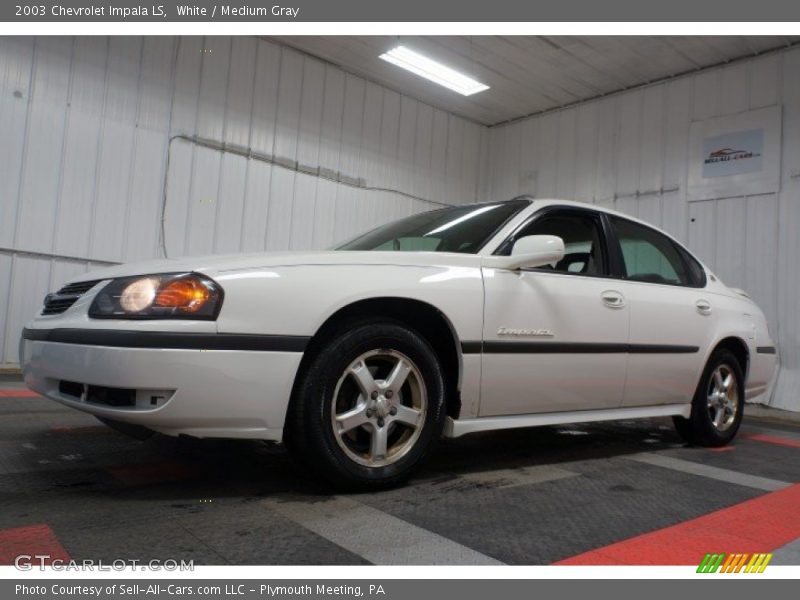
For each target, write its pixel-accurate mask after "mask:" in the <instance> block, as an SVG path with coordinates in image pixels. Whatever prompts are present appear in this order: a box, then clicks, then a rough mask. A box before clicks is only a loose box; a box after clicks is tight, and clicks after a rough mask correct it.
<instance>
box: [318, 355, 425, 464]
mask: <svg viewBox="0 0 800 600" xmlns="http://www.w3.org/2000/svg"><path fill="white" fill-rule="evenodd" d="M427 405H428V397H427V390H426V387H425V382H424V380H423V378H422V374H421V373H420V370H419V368H418V367H417V366H416V365H415V364H414V362H413V361H412V360H411V359H410V358H409V357H408V356H406V355H405V354H402V353H401V352H398V351H396V350H389V349H377V350H371V351H369V352H365V353H363V354H361V355H360V356H359V357H358V358H356V359H355V360H354V361H352V362H351V363H350V364H349V365H348V367H347V369H346V370H345V371H344V373H343V374H342V375H341V377H340V378H339V381H338V383H337V384H336V388H335V390H334V393H333V399H332V405H331V425H332V427H333V433H334V437H335V438H336V442H337V444H338V445H339V447H340V448H341V449H342V450H343V451H344V453H345V454H346V455H347V456H348V458H350V459H351V460H353V461H354V462H356V463H358V464H360V465H364V466H367V467H384V466H387V465H390V464H392V463H395V462H397V461H398V460H400V459H401V458H403V457H404V456H406V455H407V454H408V453H409V452H410V451H411V449H412V448H413V447H414V444H416V442H417V440H418V439H419V436H420V434H421V433H422V429H423V426H424V425H425V418H426V415H427Z"/></svg>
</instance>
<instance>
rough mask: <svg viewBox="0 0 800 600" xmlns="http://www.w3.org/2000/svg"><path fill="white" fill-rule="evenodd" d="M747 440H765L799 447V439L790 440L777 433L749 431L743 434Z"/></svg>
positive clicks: (780, 444)
mask: <svg viewBox="0 0 800 600" xmlns="http://www.w3.org/2000/svg"><path fill="white" fill-rule="evenodd" d="M744 437H745V439H747V440H755V441H756V442H766V443H767V444H778V445H779V446H788V447H789V448H800V440H792V439H789V438H785V437H778V436H777V435H764V434H762V433H751V434H747V435H746V436H744Z"/></svg>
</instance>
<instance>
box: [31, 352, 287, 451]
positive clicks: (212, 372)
mask: <svg viewBox="0 0 800 600" xmlns="http://www.w3.org/2000/svg"><path fill="white" fill-rule="evenodd" d="M302 356H303V354H302V352H299V351H264V350H261V349H258V350H227V349H185V348H182V349H163V348H128V347H110V346H100V345H84V344H77V343H61V342H52V341H41V340H31V339H23V340H22V341H21V343H20V363H21V365H22V369H23V376H24V378H25V383H26V384H27V386H28V387H30V388H31V389H32V390H34V391H36V392H38V393H40V394H42V395H44V396H46V397H47V398H50V399H52V400H56V401H58V402H61V403H62V404H65V405H67V406H70V407H72V408H76V409H78V410H82V411H85V412H88V413H91V414H93V415H96V416H99V417H105V418H107V419H112V420H116V421H122V422H124V423H131V424H135V425H141V426H144V427H147V428H149V429H152V430H154V431H158V432H161V433H164V434H167V435H181V434H185V435H191V436H195V437H225V438H250V439H265V440H274V441H280V440H281V437H282V435H283V424H284V420H285V417H286V410H287V407H288V404H289V397H290V395H291V388H292V384H293V382H294V377H295V374H296V373H297V369H298V367H299V365H300V360H301V359H302ZM62 382H69V384H70V386H71V388H72V390H70V389H67V390H66V391H68V392H71V393H65V389H66V388H69V387H70V386H65V385H64V384H62ZM75 384H78V385H77V386H75ZM81 386H83V389H84V390H87V389H89V387H88V386H96V387H107V388H114V389H127V390H133V391H134V396H135V399H136V401H135V405H131V406H113V405H109V404H107V403H99V402H97V401H96V400H95V399H94V398H92V397H91V396H90V394H88V393H84V394H81V393H80V392H77V393H75V392H74V389H75V388H76V387H77V389H79V390H80V389H81Z"/></svg>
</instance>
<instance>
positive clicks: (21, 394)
mask: <svg viewBox="0 0 800 600" xmlns="http://www.w3.org/2000/svg"><path fill="white" fill-rule="evenodd" d="M40 397H41V396H40V395H39V394H37V393H36V392H32V391H31V390H8V389H6V390H0V398H40Z"/></svg>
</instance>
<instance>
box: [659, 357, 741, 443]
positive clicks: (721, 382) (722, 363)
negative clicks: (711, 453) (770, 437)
mask: <svg viewBox="0 0 800 600" xmlns="http://www.w3.org/2000/svg"><path fill="white" fill-rule="evenodd" d="M743 413H744V374H743V371H742V366H741V365H740V364H739V361H738V360H737V358H736V356H734V355H733V353H731V352H730V351H729V350H726V349H724V348H722V349H719V350H716V351H715V352H714V353H713V354H712V355H711V358H710V359H709V361H708V364H707V365H706V368H705V370H704V371H703V375H702V377H701V378H700V383H699V384H698V386H697V391H696V392H695V395H694V399H693V400H692V414H691V416H690V417H689V418H688V419H684V418H682V417H675V418H674V422H675V428H676V429H677V431H678V433H679V434H680V435H681V437H683V439H684V440H686V441H687V442H689V443H690V444H697V445H699V446H724V445H725V444H727V443H728V442H730V441H731V440H732V439H733V438H734V436H735V435H736V432H737V431H738V430H739V425H741V422H742V416H743Z"/></svg>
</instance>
